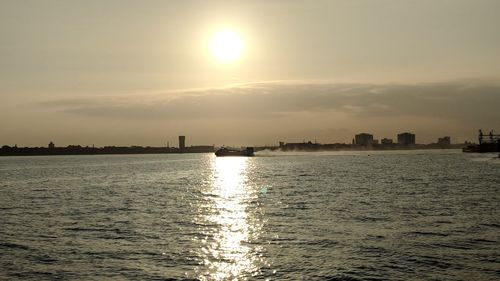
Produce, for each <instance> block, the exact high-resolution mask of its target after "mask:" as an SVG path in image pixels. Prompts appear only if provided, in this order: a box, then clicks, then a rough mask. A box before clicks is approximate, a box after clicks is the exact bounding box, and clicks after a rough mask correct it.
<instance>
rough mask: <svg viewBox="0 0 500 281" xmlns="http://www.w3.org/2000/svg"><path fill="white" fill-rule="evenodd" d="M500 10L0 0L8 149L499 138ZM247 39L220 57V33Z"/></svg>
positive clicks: (1, 123) (3, 138)
mask: <svg viewBox="0 0 500 281" xmlns="http://www.w3.org/2000/svg"><path fill="white" fill-rule="evenodd" d="M498 11H500V1H497V0H476V1H472V0H467V1H466V0H419V1H416V0H415V1H414V0H391V1H389V0H377V1H372V0H364V1H363V0H352V1H347V0H345V1H335V0H329V1H321V0H316V1H281V0H276V1H272V0H271V1H174V0H172V1H154V0H151V1H127V0H120V1H111V0H107V1H94V0H89V1H74V0H69V1H62V0H59V1H54V0H45V1H35V0H25V1H15V0H12V1H10V0H0V99H1V102H0V145H4V144H7V145H14V144H17V145H18V146H46V145H47V144H48V143H49V142H50V141H53V142H54V143H55V144H56V145H58V146H66V145H70V144H81V145H93V144H94V145H97V146H103V145H151V146H163V145H166V143H167V142H169V143H170V145H174V146H175V145H177V136H178V135H186V137H187V138H186V142H187V145H204V144H215V145H276V144H277V143H278V141H285V142H299V141H303V140H305V141H308V140H312V141H318V142H321V143H335V142H350V141H351V139H352V138H353V136H354V134H356V133H359V132H368V133H373V134H374V137H375V138H376V139H381V138H393V139H395V138H396V134H397V133H400V132H405V131H410V132H414V133H415V134H416V141H417V143H430V142H436V140H437V138H438V137H442V136H445V135H446V136H451V138H452V142H463V141H466V140H468V141H475V140H476V138H477V130H478V129H479V128H482V129H483V130H484V131H489V130H490V129H495V130H497V132H498V130H500V126H499V124H500V123H499V120H500V110H498V105H500V32H498V27H499V26H500V17H498ZM220 30H231V31H232V32H234V33H235V34H237V36H238V38H239V39H240V40H241V43H242V46H243V47H242V50H241V55H240V56H239V57H238V58H237V59H235V60H234V61H231V62H230V63H226V62H221V61H220V60H217V58H215V57H214V55H213V54H211V53H210V48H209V45H210V42H211V40H212V38H213V36H214V34H216V33H217V32H218V31H220Z"/></svg>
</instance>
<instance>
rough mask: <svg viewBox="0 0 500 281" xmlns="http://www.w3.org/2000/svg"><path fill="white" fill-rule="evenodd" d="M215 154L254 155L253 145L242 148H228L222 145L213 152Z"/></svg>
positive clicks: (220, 155) (221, 155)
mask: <svg viewBox="0 0 500 281" xmlns="http://www.w3.org/2000/svg"><path fill="white" fill-rule="evenodd" d="M215 156H217V157H224V156H246V157H251V156H255V153H254V149H253V147H247V148H246V149H244V150H237V149H229V148H225V147H222V148H220V149H218V150H217V151H216V152H215Z"/></svg>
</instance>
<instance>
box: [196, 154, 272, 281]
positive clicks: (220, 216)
mask: <svg viewBox="0 0 500 281" xmlns="http://www.w3.org/2000/svg"><path fill="white" fill-rule="evenodd" d="M250 161H251V159H249V158H246V157H227V158H214V159H213V163H212V170H213V173H212V184H211V186H210V187H208V188H207V190H205V191H204V198H205V199H206V200H205V203H206V204H205V206H203V207H202V208H200V211H201V212H202V213H201V214H200V215H201V222H202V223H203V225H204V228H205V229H204V231H203V234H204V237H201V239H200V240H201V241H200V242H201V249H200V250H201V253H200V254H201V257H202V259H203V261H202V262H203V267H204V268H203V269H200V272H199V275H200V276H199V278H200V279H202V280H232V279H238V280H242V279H246V278H248V277H249V276H252V275H255V274H257V273H258V272H259V268H260V265H261V264H262V257H261V255H260V254H259V252H260V250H259V248H258V247H257V246H255V245H253V244H251V242H253V241H254V240H255V239H256V238H257V237H258V235H259V233H260V229H261V227H262V225H261V220H259V219H258V218H256V214H255V208H254V207H255V205H251V204H253V203H255V199H256V198H257V197H258V193H257V191H256V189H255V188H254V187H252V186H251V185H249V184H248V181H249V180H248V170H249V165H250ZM252 202H253V203H252ZM249 209H253V210H252V211H249Z"/></svg>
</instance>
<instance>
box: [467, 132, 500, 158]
mask: <svg viewBox="0 0 500 281" xmlns="http://www.w3.org/2000/svg"><path fill="white" fill-rule="evenodd" d="M478 140H479V144H471V145H468V146H466V147H464V148H462V151H463V152H480V153H483V152H500V134H494V133H493V130H492V131H490V133H489V134H483V131H482V130H479V138H478Z"/></svg>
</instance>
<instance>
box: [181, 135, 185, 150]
mask: <svg viewBox="0 0 500 281" xmlns="http://www.w3.org/2000/svg"><path fill="white" fill-rule="evenodd" d="M179 149H181V150H182V149H186V136H179Z"/></svg>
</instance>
